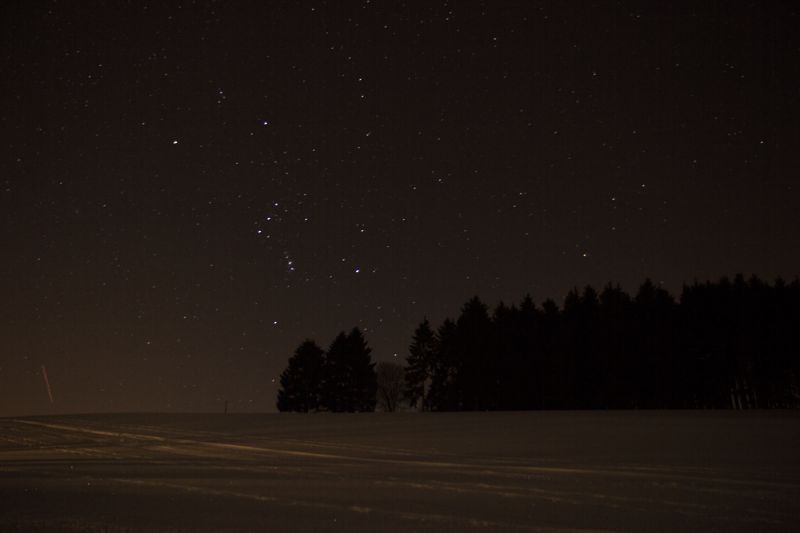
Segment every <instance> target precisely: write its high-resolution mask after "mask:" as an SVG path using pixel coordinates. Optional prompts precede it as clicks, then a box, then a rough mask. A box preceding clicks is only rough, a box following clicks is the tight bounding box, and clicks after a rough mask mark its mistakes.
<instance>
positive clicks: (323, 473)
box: [0, 411, 800, 532]
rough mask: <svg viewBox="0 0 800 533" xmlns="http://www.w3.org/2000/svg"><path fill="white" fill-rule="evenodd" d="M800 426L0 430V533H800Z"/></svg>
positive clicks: (706, 418)
mask: <svg viewBox="0 0 800 533" xmlns="http://www.w3.org/2000/svg"><path fill="white" fill-rule="evenodd" d="M798 450H800V413H797V412H791V411H783V412H780V411H769V412H719V411H686V412H675V411H655V412H652V411H639V412H519V413H424V414H422V413H371V414H350V415H348V414H313V415H300V414H264V415H253V414H246V415H236V414H229V415H221V414H219V415H218V414H181V415H175V414H127V415H80V416H78V415H76V416H60V417H31V418H22V419H9V418H6V419H0V531H26V532H27V531H34V532H35V531H91V532H101V531H108V532H123V531H157V532H177V531H180V532H184V531H462V530H471V529H485V530H502V531H505V530H508V531H598V530H602V531H799V530H800V453H798Z"/></svg>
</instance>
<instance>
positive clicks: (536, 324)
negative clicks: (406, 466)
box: [278, 275, 800, 411]
mask: <svg viewBox="0 0 800 533" xmlns="http://www.w3.org/2000/svg"><path fill="white" fill-rule="evenodd" d="M354 331H355V330H354ZM340 336H341V335H340ZM338 338H339V337H337V339H338ZM361 339H362V340H363V337H361ZM364 346H366V343H365V344H364ZM301 347H302V346H301ZM331 348H333V345H332V346H331ZM298 350H299V348H298ZM320 351H321V350H320ZM329 352H330V350H329ZM368 355H369V354H368ZM296 356H297V353H296V354H295V357H296ZM370 364H371V362H370ZM291 367H292V361H291V360H290V365H289V368H287V372H288V371H289V370H290V368H291ZM321 368H323V369H324V368H325V367H324V364H323V366H322V367H321ZM370 368H371V370H372V378H370V379H372V381H370V383H371V384H372V385H371V387H373V388H371V389H370V390H372V391H373V392H372V394H373V400H375V398H374V395H375V394H376V393H377V392H379V391H380V393H381V394H378V396H379V398H378V399H379V400H380V401H381V405H384V404H385V403H386V402H385V399H386V393H387V390H394V389H391V388H390V386H391V379H390V380H389V382H388V383H381V385H380V386H378V382H381V380H380V379H378V378H376V373H375V370H374V368H373V367H370ZM322 373H323V374H325V371H324V370H323V372H322ZM284 374H286V372H285V373H284ZM382 374H386V373H385V372H384V373H382ZM363 375H364V376H366V373H364V374H363ZM386 375H388V374H386ZM395 375H396V376H399V377H398V378H396V379H401V381H402V386H401V387H399V389H398V388H397V387H395V389H397V390H400V391H401V393H402V395H401V397H402V400H403V401H404V402H405V403H407V404H408V405H409V407H411V408H414V409H418V410H424V411H462V410H464V411H468V410H517V409H661V408H673V409H675V408H678V409H682V408H738V409H746V408H781V407H798V406H800V282H798V281H797V280H795V281H793V282H792V283H788V284H787V283H785V282H783V281H782V280H777V281H776V282H774V283H773V284H769V283H766V282H764V281H762V280H760V279H758V278H757V277H752V278H750V279H749V280H745V279H744V277H743V276H741V275H738V276H736V277H735V278H734V279H733V280H729V279H728V278H722V279H721V280H720V281H718V282H706V283H694V284H693V285H687V286H684V287H683V290H682V292H681V295H680V298H679V299H678V300H676V299H675V298H674V297H673V296H672V295H670V294H669V293H668V292H667V291H666V290H664V289H663V288H661V287H659V286H657V285H655V284H653V283H652V282H651V281H649V280H647V281H645V282H644V283H643V284H642V285H641V286H640V287H639V289H638V291H637V292H636V294H635V295H634V296H630V295H628V294H627V293H625V292H624V291H623V290H622V289H621V288H620V287H619V286H618V285H612V284H608V285H606V286H605V287H604V288H603V290H602V291H600V292H598V291H597V290H595V289H594V288H593V287H591V286H586V287H585V288H583V289H582V290H578V289H573V290H571V291H570V292H569V293H568V294H567V296H566V298H565V299H564V304H563V306H562V307H561V308H559V307H558V305H557V304H556V303H555V302H554V301H553V300H545V301H544V302H543V303H542V304H541V306H537V305H535V304H534V302H533V300H532V299H531V298H530V297H529V296H526V297H525V298H523V299H522V301H521V302H520V303H519V304H518V305H510V306H508V305H506V304H504V303H500V304H499V305H497V306H496V307H495V308H494V309H493V310H492V311H491V312H490V310H489V307H488V306H487V305H486V304H484V303H483V302H482V301H481V300H480V299H479V298H477V297H474V298H472V299H470V300H469V301H468V302H466V303H465V304H464V305H463V307H462V308H461V312H460V314H459V316H458V318H457V319H455V320H453V319H450V318H448V319H445V320H444V321H443V322H442V323H441V324H439V325H438V326H436V327H434V326H433V325H431V324H430V322H429V321H428V320H423V321H422V323H420V324H419V326H418V327H417V328H416V330H415V331H414V334H413V337H412V341H411V345H410V347H409V353H408V356H407V359H406V365H405V368H404V369H403V371H402V372H401V373H399V374H395ZM326 379H327V378H324V377H323V378H319V379H318V382H320V383H323V384H324V383H325V382H326ZM281 384H282V386H283V385H284V380H283V376H282V378H281ZM362 389H363V387H362V388H361V389H359V390H362ZM338 391H339V392H338V394H344V395H345V396H346V395H347V394H348V393H347V386H344V387H342V388H340V389H338ZM280 394H281V393H279V406H278V407H279V409H280V408H281V400H280ZM395 396H396V395H395ZM375 401H377V400H375ZM394 402H395V404H396V403H397V398H396V397H394ZM284 405H286V404H284ZM362 405H363V406H365V407H368V404H362ZM374 407H375V403H374V402H373V403H372V408H374ZM320 409H322V410H335V409H331V408H330V404H323V403H318V404H316V406H315V407H314V408H312V409H290V410H320ZM281 410H286V409H281ZM340 410H341V409H340ZM345 410H371V409H366V408H365V409H345Z"/></svg>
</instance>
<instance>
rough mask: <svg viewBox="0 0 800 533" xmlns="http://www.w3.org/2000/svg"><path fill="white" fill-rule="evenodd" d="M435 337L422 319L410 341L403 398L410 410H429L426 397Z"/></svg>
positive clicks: (428, 323)
mask: <svg viewBox="0 0 800 533" xmlns="http://www.w3.org/2000/svg"><path fill="white" fill-rule="evenodd" d="M435 348H436V336H435V335H434V333H433V330H432V329H431V325H430V322H428V319H427V318H426V319H424V320H423V321H422V323H420V325H419V326H417V329H416V331H414V337H413V339H412V340H411V346H409V348H408V357H407V358H406V373H405V396H406V398H407V399H408V401H409V404H410V405H411V407H412V408H417V407H418V408H419V409H420V410H421V411H428V410H430V406H429V405H428V402H427V400H428V398H427V395H428V393H429V390H430V384H431V379H432V378H433V372H434V356H435Z"/></svg>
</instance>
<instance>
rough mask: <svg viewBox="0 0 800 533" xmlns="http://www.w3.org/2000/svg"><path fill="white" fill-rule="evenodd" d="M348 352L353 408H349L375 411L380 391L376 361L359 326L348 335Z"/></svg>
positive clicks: (359, 410)
mask: <svg viewBox="0 0 800 533" xmlns="http://www.w3.org/2000/svg"><path fill="white" fill-rule="evenodd" d="M347 353H348V356H349V363H350V375H351V379H352V381H351V387H352V389H351V392H352V396H351V403H350V407H351V409H348V410H349V411H355V412H364V411H374V410H375V403H376V401H377V393H378V380H377V374H376V372H375V363H373V362H372V356H371V354H372V349H371V348H370V347H369V346H367V341H366V339H364V335H363V334H362V333H361V330H360V329H358V328H353V329H352V330H351V331H350V334H349V335H347Z"/></svg>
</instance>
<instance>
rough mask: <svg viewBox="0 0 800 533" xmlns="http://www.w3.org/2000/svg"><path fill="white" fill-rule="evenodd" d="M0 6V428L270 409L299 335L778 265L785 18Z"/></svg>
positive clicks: (470, 9)
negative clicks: (88, 414)
mask: <svg viewBox="0 0 800 533" xmlns="http://www.w3.org/2000/svg"><path fill="white" fill-rule="evenodd" d="M0 9H1V10H2V24H3V30H2V35H3V37H2V39H3V47H2V50H3V52H2V54H3V56H2V62H1V63H0V64H1V65H2V67H1V68H2V79H3V80H4V81H3V83H2V88H0V91H2V92H1V93H0V96H2V104H1V107H0V141H1V143H0V146H1V147H2V159H0V165H1V166H0V176H1V177H0V180H1V183H0V185H2V189H1V190H0V212H1V213H2V214H0V221H2V226H0V228H1V230H0V237H1V238H2V241H1V242H2V249H3V261H2V265H1V266H0V287H2V294H3V298H2V300H3V303H2V304H0V312H1V313H2V325H1V326H0V327H1V328H2V330H0V335H2V339H3V341H4V342H3V344H4V346H3V351H2V360H0V398H2V410H0V415H6V414H19V413H39V412H50V411H54V410H55V411H58V412H66V411H104V410H190V411H197V410H214V411H217V410H221V409H222V404H223V402H224V400H226V399H227V400H229V401H230V403H231V408H232V409H234V410H247V411H263V410H272V409H273V408H274V398H275V392H276V384H275V378H276V377H277V376H278V375H279V373H280V372H281V370H282V369H283V367H284V366H285V364H286V359H287V358H288V357H289V356H290V355H291V353H292V351H293V350H294V348H295V347H296V346H297V345H298V344H299V343H300V342H301V341H302V340H303V339H305V338H307V337H311V338H314V339H315V340H316V341H317V342H318V343H320V344H321V345H327V344H328V343H329V342H330V341H331V340H332V339H333V337H334V335H335V334H336V333H337V332H338V331H340V330H347V329H350V328H351V327H353V326H356V325H357V326H359V327H361V328H362V329H363V331H364V332H365V336H366V338H367V340H368V342H369V343H370V346H371V347H372V348H373V353H374V355H375V358H376V359H377V360H387V359H391V358H393V357H398V358H400V359H402V358H404V357H405V355H406V352H407V345H408V343H409V341H410V337H411V333H412V331H413V328H414V326H415V325H416V324H417V323H418V322H419V321H420V320H421V319H422V318H423V316H428V317H429V318H430V319H431V320H432V321H433V322H438V321H439V320H440V319H441V318H443V317H444V316H445V315H450V316H452V315H453V314H455V313H456V312H457V309H458V308H459V306H460V305H461V304H462V303H463V302H464V301H465V300H466V299H467V298H469V297H471V296H473V295H479V296H480V297H481V298H483V299H484V300H486V301H487V302H488V303H490V304H491V305H494V304H496V303H497V302H498V301H500V300H504V301H506V302H514V301H518V300H519V299H520V298H521V297H522V296H523V295H524V294H525V293H530V294H531V295H532V296H533V298H534V300H535V301H536V302H537V303H539V302H541V301H542V300H543V299H545V298H547V297H552V298H554V299H556V300H557V301H559V302H560V301H561V299H562V298H563V296H564V295H565V294H566V292H567V291H568V290H569V289H570V288H572V287H573V286H582V285H584V284H587V283H591V284H593V285H595V286H601V285H603V284H605V283H606V282H608V281H614V282H619V283H621V284H622V286H623V287H624V288H626V289H627V290H633V289H634V288H635V287H636V286H637V284H638V283H640V282H641V281H642V280H644V278H646V277H650V278H652V279H653V280H655V281H657V282H660V283H663V284H664V286H665V287H667V288H668V289H669V290H670V291H672V292H673V293H676V294H677V293H679V291H680V287H681V284H682V283H684V282H691V281H693V280H694V279H701V280H704V279H707V278H718V277H719V276H720V275H723V274H725V275H731V274H734V273H736V272H743V273H745V274H750V273H755V274H758V275H759V276H762V277H764V278H767V279H769V278H774V277H776V276H783V277H785V278H788V279H792V278H794V277H795V276H796V275H797V274H798V272H800V237H799V236H798V232H797V229H796V228H797V227H798V220H799V217H798V214H797V213H798V208H799V207H800V195H798V188H797V185H796V183H795V182H796V176H797V175H798V171H799V170H800V169H799V168H798V166H799V165H798V151H797V147H798V146H800V138H799V137H800V136H798V128H797V124H798V119H800V113H798V98H797V93H796V87H797V84H796V82H797V80H798V79H800V72H798V70H800V67H798V65H800V46H799V45H798V40H797V38H796V35H795V34H796V31H795V28H796V27H797V26H798V10H797V8H796V7H795V6H794V4H793V3H790V2H770V3H767V4H766V5H762V4H748V3H743V2H736V3H733V4H730V5H725V6H721V5H710V4H709V5H702V6H698V5H696V4H695V3H685V4H684V3H681V4H679V5H677V6H675V5H667V4H665V5H662V6H653V5H651V4H650V3H647V2H641V3H640V2H615V3H600V4H598V5H591V6H586V5H584V4H583V3H577V2H576V3H563V2H552V3H550V2H546V3H537V4H533V3H530V4H529V3H526V2H522V3H517V2H458V3H456V2H407V3H394V2H377V1H364V2H341V3H340V2H297V3H296V2H268V3H261V2H253V3H224V2H214V1H197V2H141V3H139V2H134V3H122V2H110V3H109V2H80V3H61V2H31V3H28V2H26V3H12V4H8V5H4V6H3V7H2V8H0ZM42 364H45V365H46V366H47V369H48V373H49V377H50V381H51V384H52V386H53V394H54V396H55V402H54V404H53V405H50V404H49V401H48V399H47V395H46V391H45V390H44V388H43V385H42V383H41V376H40V375H39V369H40V365H42Z"/></svg>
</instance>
